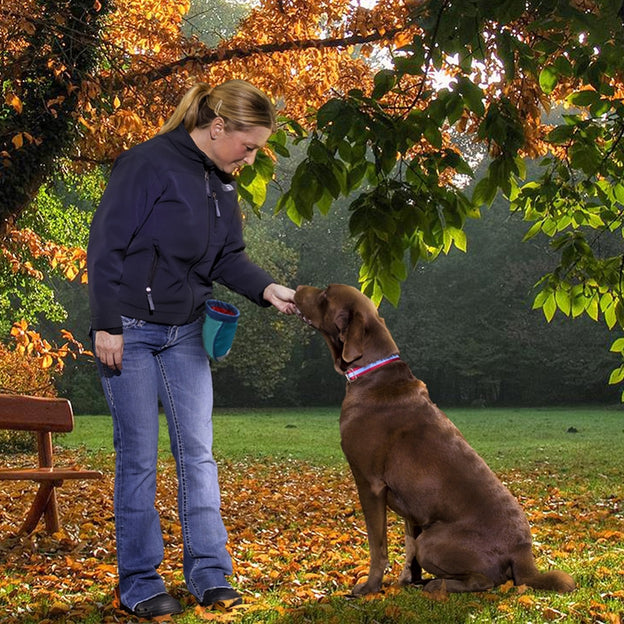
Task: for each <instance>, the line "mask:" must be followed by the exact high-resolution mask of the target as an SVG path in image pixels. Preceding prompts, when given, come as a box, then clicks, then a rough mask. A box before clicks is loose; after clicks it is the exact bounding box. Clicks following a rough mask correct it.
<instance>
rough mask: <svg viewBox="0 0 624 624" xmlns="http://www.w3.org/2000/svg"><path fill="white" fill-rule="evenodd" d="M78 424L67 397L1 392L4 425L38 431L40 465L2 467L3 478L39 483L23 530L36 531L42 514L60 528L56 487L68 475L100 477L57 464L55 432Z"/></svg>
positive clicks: (49, 524)
mask: <svg viewBox="0 0 624 624" xmlns="http://www.w3.org/2000/svg"><path fill="white" fill-rule="evenodd" d="M73 428H74V414H73V412H72V407H71V403H70V402H69V401H68V400H67V399H49V398H42V397H34V396H25V395H7V394H0V429H12V430H19V431H32V432H34V433H36V435H37V447H38V453H39V466H38V467H37V468H32V469H31V468H27V469H18V468H9V469H0V481H4V480H11V481H17V480H31V481H35V482H37V483H38V484H39V489H38V491H37V494H36V495H35V499H34V501H33V503H32V505H31V507H30V510H29V511H28V513H27V514H26V519H25V520H24V524H22V526H21V528H20V530H19V532H20V533H26V534H28V533H32V531H34V530H35V528H36V526H37V524H38V523H39V519H40V518H41V516H44V517H45V525H46V529H47V530H48V531H49V532H50V533H55V532H56V531H58V530H59V526H60V525H59V516H58V508H57V504H56V492H55V488H57V487H59V486H61V485H62V484H63V481H65V480H66V479H99V478H101V476H102V473H101V472H98V471H97V470H81V469H79V468H71V467H69V468H57V467H56V466H54V462H53V451H52V433H53V432H54V433H56V432H64V433H66V432H69V431H71V430H72V429H73Z"/></svg>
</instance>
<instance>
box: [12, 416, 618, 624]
mask: <svg viewBox="0 0 624 624" xmlns="http://www.w3.org/2000/svg"><path fill="white" fill-rule="evenodd" d="M448 413H449V416H450V417H451V419H452V420H453V421H454V422H455V423H456V424H457V425H458V426H459V428H460V429H461V430H462V432H463V433H464V435H465V436H466V438H467V439H468V441H469V442H470V443H471V444H472V445H473V446H474V447H475V448H476V449H477V450H478V451H479V452H480V453H481V455H482V456H483V457H484V458H485V459H486V461H488V463H489V464H490V466H491V467H492V468H493V469H494V470H495V472H496V473H497V474H498V475H499V476H500V478H501V479H502V480H503V481H504V482H505V483H506V485H507V486H508V487H509V488H510V489H511V491H512V492H513V493H514V494H515V495H516V497H517V498H518V499H519V500H520V502H521V504H522V505H523V507H524V509H525V510H526V513H527V515H528V517H529V520H530V522H531V525H532V527H533V536H534V552H535V554H536V558H537V560H538V565H539V566H540V568H543V569H546V568H552V567H558V568H561V569H564V570H566V571H568V572H569V573H571V574H572V575H573V576H574V577H575V579H576V581H577V583H578V589H577V591H576V592H574V593H572V594H566V595H554V594H551V593H548V592H537V591H534V590H531V589H528V588H526V587H514V586H511V585H506V586H503V587H499V588H497V589H495V590H493V591H489V592H484V593H479V594H466V595H445V594H441V595H436V596H433V597H426V596H425V595H423V593H422V591H420V590H419V589H417V588H399V587H398V586H397V585H396V579H397V578H398V575H399V572H400V569H401V566H402V563H403V555H402V535H401V534H402V522H401V520H400V519H399V518H397V517H396V516H395V515H394V514H392V513H391V514H390V515H389V544H390V559H391V563H390V567H389V569H388V572H387V576H386V583H387V584H386V585H385V586H384V588H383V591H382V592H381V593H380V594H376V595H374V596H370V597H366V598H364V599H352V598H349V596H348V594H349V591H350V588H351V587H352V585H353V584H354V583H355V582H356V581H358V580H361V579H362V577H364V576H365V575H366V572H367V565H368V559H367V544H366V534H365V530H364V521H363V517H362V514H361V510H360V507H359V503H358V501H357V494H356V491H355V488H354V485H353V481H352V478H351V475H350V473H349V469H348V467H347V465H346V463H345V462H344V459H343V457H342V454H341V452H340V447H339V439H338V422H337V417H338V410H337V409H324V410H300V411H292V410H262V411H254V410H241V411H236V412H218V413H217V414H216V415H215V440H216V442H215V455H216V457H217V460H218V463H219V466H220V481H221V490H222V500H223V516H224V519H225V522H226V525H227V527H228V531H229V535H230V543H229V548H230V551H231V553H232V556H233V560H234V575H233V578H232V582H233V584H234V586H235V587H237V588H238V589H239V590H240V591H241V592H242V593H243V594H244V596H245V606H244V608H241V609H240V610H237V611H235V612H233V613H230V614H223V613H218V612H206V611H204V610H202V609H200V608H197V607H196V603H195V602H194V600H193V598H192V597H191V596H190V595H189V594H188V592H187V591H186V589H185V588H184V582H183V577H182V570H181V567H182V566H181V562H182V541H181V535H180V529H179V523H178V520H177V512H176V509H175V490H176V478H175V469H174V465H173V460H172V458H171V456H170V453H169V452H168V450H167V444H166V434H165V432H164V431H163V433H162V445H161V447H162V448H161V458H160V475H161V477H160V481H159V490H158V501H157V506H158V509H159V512H160V515H161V523H162V528H163V534H164V539H165V560H164V562H163V565H162V574H163V576H164V578H165V581H166V583H167V586H168V587H169V588H170V590H171V591H172V593H173V594H174V595H176V596H177V597H178V598H180V600H181V601H182V602H183V604H184V605H185V607H186V610H185V613H184V614H182V615H179V616H175V617H173V618H171V620H172V621H173V622H175V623H180V624H197V623H199V622H204V621H207V620H214V621H232V622H240V623H241V624H248V623H255V622H263V623H264V622H266V623H274V624H282V623H284V624H285V623H290V622H292V623H305V622H318V623H330V624H331V623H336V624H351V623H353V624H355V623H358V624H360V623H371V624H374V623H378V624H381V623H390V622H405V623H421V622H422V623H425V622H427V623H428V624H435V623H438V622H439V623H444V624H449V623H451V622H453V623H454V622H458V623H459V622H483V623H485V622H523V623H529V622H578V623H588V624H589V623H592V624H593V623H600V622H604V623H609V624H621V623H622V622H624V589H622V588H623V587H624V485H623V483H624V478H623V477H624V462H623V461H622V457H624V410H622V408H620V407H613V408H591V409H586V410H585V409H578V408H573V409H572V408H570V409H565V408H558V409H537V410H531V409H518V410H514V409H508V410H449V411H448ZM110 429H111V428H110V419H109V418H108V417H106V416H80V417H77V419H76V428H75V430H74V432H73V433H72V434H68V435H66V436H63V437H60V438H58V439H57V449H56V457H57V459H56V462H57V464H59V465H60V464H78V465H83V466H89V467H92V468H99V469H100V470H102V471H103V473H104V477H103V479H102V480H100V481H95V482H93V481H89V482H77V483H67V484H65V485H64V486H63V487H62V488H61V489H60V490H59V506H60V510H61V517H62V523H63V528H62V530H61V531H60V532H59V533H56V534H54V535H47V534H46V533H45V532H44V531H43V525H40V527H39V528H38V530H37V531H35V532H34V533H33V534H32V535H30V536H28V537H18V536H16V535H15V532H16V530H17V529H18V528H19V523H20V519H21V518H23V515H24V513H25V511H26V509H27V508H28V506H29V504H30V501H31V500H32V496H33V493H34V485H33V484H32V483H28V482H24V483H19V482H17V483H8V482H5V483H3V484H2V489H1V491H0V499H1V500H0V621H2V622H3V624H18V623H19V624H55V623H59V624H78V623H81V624H95V623H99V622H111V623H114V622H132V621H134V620H132V618H130V617H129V616H127V615H126V614H124V613H123V612H122V611H120V610H119V609H118V608H117V602H116V599H115V586H116V569H115V549H114V525H113V507H112V493H113V463H114V457H113V453H112V449H111V443H110V439H111V433H110ZM32 460H33V458H32V456H28V455H23V454H21V455H14V456H2V461H3V462H5V463H9V464H11V465H28V464H29V462H32Z"/></svg>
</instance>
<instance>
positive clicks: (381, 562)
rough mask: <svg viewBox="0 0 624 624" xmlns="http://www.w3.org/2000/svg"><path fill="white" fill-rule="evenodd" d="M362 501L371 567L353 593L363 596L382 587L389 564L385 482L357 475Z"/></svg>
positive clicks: (356, 479)
mask: <svg viewBox="0 0 624 624" xmlns="http://www.w3.org/2000/svg"><path fill="white" fill-rule="evenodd" d="M355 481H356V484H357V487H358V494H359V496H360V503H361V505H362V511H363V512H364V519H365V520H366V532H367V535H368V547H369V550H370V568H369V571H368V580H367V581H366V582H365V583H360V584H358V585H356V586H355V587H354V588H353V590H352V592H351V593H352V594H353V595H354V596H363V595H364V594H373V593H376V592H378V591H379V590H380V589H381V582H382V580H383V575H384V571H385V569H386V566H387V565H388V538H387V530H386V495H387V490H386V486H385V484H382V483H378V484H372V483H370V482H368V481H366V480H365V479H362V478H358V477H357V476H355Z"/></svg>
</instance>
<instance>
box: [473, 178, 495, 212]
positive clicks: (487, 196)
mask: <svg viewBox="0 0 624 624" xmlns="http://www.w3.org/2000/svg"><path fill="white" fill-rule="evenodd" d="M497 191H498V188H497V186H496V184H495V183H493V181H492V179H491V178H490V177H488V176H486V177H485V178H481V180H479V181H478V182H477V184H476V185H475V188H474V191H473V193H472V203H473V204H475V205H476V206H481V205H486V206H491V205H492V202H493V201H494V199H495V197H496V192H497Z"/></svg>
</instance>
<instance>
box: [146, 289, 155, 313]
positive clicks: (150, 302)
mask: <svg viewBox="0 0 624 624" xmlns="http://www.w3.org/2000/svg"><path fill="white" fill-rule="evenodd" d="M145 292H146V293H147V305H148V306H149V311H150V312H154V310H155V309H156V306H155V305H154V300H153V299H152V289H151V288H150V287H149V286H148V287H147V288H146V289H145Z"/></svg>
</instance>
